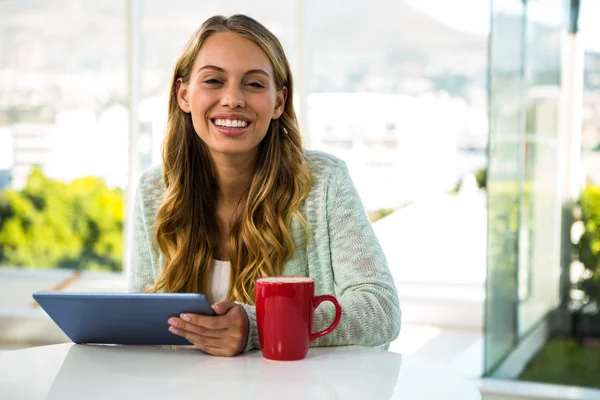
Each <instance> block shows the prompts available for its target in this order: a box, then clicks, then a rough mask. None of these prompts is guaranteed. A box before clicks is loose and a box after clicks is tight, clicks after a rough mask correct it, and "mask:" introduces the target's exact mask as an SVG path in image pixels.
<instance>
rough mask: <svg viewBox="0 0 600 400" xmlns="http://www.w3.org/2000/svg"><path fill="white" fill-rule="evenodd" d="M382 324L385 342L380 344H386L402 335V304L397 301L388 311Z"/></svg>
mask: <svg viewBox="0 0 600 400" xmlns="http://www.w3.org/2000/svg"><path fill="white" fill-rule="evenodd" d="M382 322H384V323H383V324H382V333H383V335H382V336H383V343H379V344H378V345H386V344H389V343H391V342H393V341H394V340H396V339H397V338H398V336H399V335H400V327H401V326H402V310H401V309H400V305H399V304H398V303H395V304H394V306H393V307H391V309H390V310H389V311H388V312H387V313H386V318H385V320H384V321H382Z"/></svg>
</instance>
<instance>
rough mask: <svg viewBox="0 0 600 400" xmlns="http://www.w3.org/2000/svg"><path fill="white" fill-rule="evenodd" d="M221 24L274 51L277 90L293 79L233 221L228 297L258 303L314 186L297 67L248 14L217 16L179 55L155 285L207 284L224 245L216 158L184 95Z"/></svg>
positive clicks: (287, 251) (286, 254) (180, 288)
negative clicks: (297, 97)
mask: <svg viewBox="0 0 600 400" xmlns="http://www.w3.org/2000/svg"><path fill="white" fill-rule="evenodd" d="M218 32H234V33H236V34H238V35H241V36H242V37H244V38H246V39H249V40H251V41H253V42H254V43H256V44H257V45H258V46H259V47H260V48H261V49H262V50H263V51H264V52H265V54H266V55H267V56H268V57H269V60H270V61H271V65H272V67H273V74H274V81H275V86H276V89H277V90H281V89H282V88H283V87H287V91H288V95H287V98H286V101H285V105H284V111H283V114H282V115H281V117H279V118H278V119H275V120H271V123H270V125H269V129H268V132H267V134H266V136H265V138H264V139H263V140H262V142H261V143H260V145H259V151H258V159H257V164H256V170H255V172H254V176H253V179H252V181H251V184H250V187H249V189H248V192H247V196H246V197H245V200H244V202H245V203H244V204H242V205H243V206H245V207H243V210H242V211H241V214H240V215H239V216H238V217H237V219H236V220H235V221H234V223H233V224H232V228H231V232H230V234H229V240H228V251H229V256H230V260H231V274H230V286H229V290H228V294H227V298H228V299H230V300H234V301H240V302H244V303H248V304H254V282H255V280H256V279H257V278H262V277H267V276H278V275H281V274H282V271H283V266H284V263H285V262H286V261H287V260H289V259H290V258H291V257H292V256H293V254H294V250H295V248H296V246H297V245H298V244H296V243H294V240H293V238H292V234H291V229H292V221H293V220H294V219H296V220H297V221H298V222H299V223H300V224H301V226H302V227H303V228H304V230H305V232H306V238H308V234H309V232H308V226H307V224H306V221H305V220H304V218H303V217H302V215H301V214H300V212H299V208H300V205H301V204H302V202H303V201H304V200H305V199H306V197H307V196H308V193H309V191H310V189H311V185H312V182H311V177H310V173H309V171H308V169H307V167H306V165H305V160H304V153H303V146H302V137H301V135H300V131H299V128H298V122H297V119H296V113H295V111H294V106H293V103H292V99H293V97H294V91H293V82H292V76H291V71H290V67H289V64H288V61H287V59H286V56H285V53H284V51H283V48H282V46H281V44H280V43H279V40H278V39H277V38H276V37H275V36H274V35H273V34H272V33H271V32H270V31H269V30H268V29H267V28H265V27H264V26H263V25H261V24H260V23H259V22H257V21H255V20H254V19H252V18H250V17H247V16H244V15H234V16H232V17H230V18H225V17H223V16H214V17H211V18H209V19H208V20H206V21H205V22H204V23H203V24H202V26H200V28H199V29H198V30H197V31H196V32H195V33H194V34H193V35H192V37H191V38H190V40H189V42H188V43H187V45H186V47H185V49H184V51H183V53H182V54H181V55H180V56H179V59H178V60H177V63H176V65H175V70H174V73H173V80H172V82H171V92H170V95H169V117H168V123H167V133H166V137H165V140H164V143H163V166H164V176H163V177H164V182H165V186H166V189H167V190H166V195H165V198H164V200H163V202H162V204H161V206H160V208H159V209H158V212H157V216H156V223H155V225H154V231H155V235H154V239H155V242H156V244H157V245H158V248H159V249H160V251H161V253H162V254H163V256H164V259H165V261H164V268H163V269H162V271H161V273H160V274H159V276H158V278H157V280H156V282H155V283H154V285H152V286H151V287H150V288H149V289H148V291H150V292H161V291H166V292H191V293H198V292H205V291H206V290H207V280H208V272H209V268H210V264H211V261H212V259H213V258H214V257H215V255H216V254H217V250H218V248H219V243H218V239H217V238H218V237H219V236H220V235H219V228H218V225H217V219H216V206H217V201H216V199H217V191H218V184H217V180H216V173H215V166H214V164H213V161H212V158H211V155H210V153H209V151H208V148H207V146H206V145H205V144H204V142H203V141H202V140H201V139H200V138H199V136H198V135H197V134H196V132H195V131H194V128H193V125H192V119H191V115H190V114H188V113H185V112H184V111H182V110H181V108H180V107H179V105H178V102H177V80H178V79H179V78H181V79H182V80H183V82H184V83H188V82H189V80H190V76H191V73H192V66H193V64H194V61H195V58H196V55H197V54H198V52H199V50H200V48H201V47H202V45H203V44H204V43H205V41H206V40H207V39H208V38H209V37H210V36H211V35H213V34H215V33H218Z"/></svg>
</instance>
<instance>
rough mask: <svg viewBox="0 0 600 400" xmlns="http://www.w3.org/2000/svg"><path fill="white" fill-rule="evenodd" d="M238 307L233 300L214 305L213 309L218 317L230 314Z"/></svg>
mask: <svg viewBox="0 0 600 400" xmlns="http://www.w3.org/2000/svg"><path fill="white" fill-rule="evenodd" d="M236 306H237V303H235V302H233V301H231V300H221V301H219V302H216V303H215V304H213V305H212V309H213V311H214V312H215V313H216V314H217V315H224V314H227V312H229V310H231V309H232V308H234V307H236Z"/></svg>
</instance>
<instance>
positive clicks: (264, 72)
mask: <svg viewBox="0 0 600 400" xmlns="http://www.w3.org/2000/svg"><path fill="white" fill-rule="evenodd" d="M205 69H212V70H215V71H219V72H226V71H225V70H224V69H223V68H221V67H217V66H216V65H204V66H202V67H200V68H199V69H198V72H200V71H202V70H205ZM250 74H261V75H264V76H266V77H267V78H269V79H271V75H269V73H268V72H267V71H265V70H262V69H251V70H249V71H246V72H245V73H244V75H250Z"/></svg>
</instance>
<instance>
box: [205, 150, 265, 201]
mask: <svg viewBox="0 0 600 400" xmlns="http://www.w3.org/2000/svg"><path fill="white" fill-rule="evenodd" d="M213 159H214V163H215V167H216V169H217V182H218V184H219V202H220V203H221V204H223V205H234V204H237V202H238V201H239V200H240V199H241V197H242V196H243V195H244V193H245V192H246V191H247V190H248V188H249V187H250V183H251V181H252V176H253V174H254V168H255V166H256V154H248V155H234V156H232V155H227V154H219V155H213Z"/></svg>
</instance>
